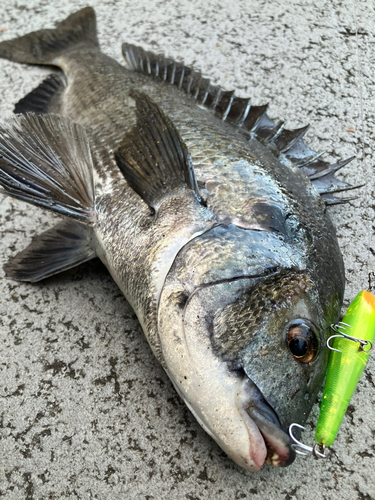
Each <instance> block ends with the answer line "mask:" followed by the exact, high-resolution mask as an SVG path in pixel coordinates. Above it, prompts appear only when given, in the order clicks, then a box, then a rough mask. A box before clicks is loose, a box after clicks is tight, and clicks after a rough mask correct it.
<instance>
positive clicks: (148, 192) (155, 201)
mask: <svg viewBox="0 0 375 500" xmlns="http://www.w3.org/2000/svg"><path fill="white" fill-rule="evenodd" d="M130 96H131V97H132V98H133V99H134V100H135V102H136V107H137V111H136V112H137V124H136V125H135V126H134V127H133V129H132V130H131V131H130V133H129V134H128V135H126V137H125V138H124V140H123V142H122V143H121V145H120V146H119V148H118V149H117V151H116V153H115V157H116V161H117V164H118V166H119V168H120V170H121V172H122V173H123V175H124V177H125V178H126V180H127V181H128V183H129V185H130V186H131V187H132V188H133V189H134V191H135V192H136V193H138V194H139V196H140V197H141V198H142V199H143V200H144V201H145V202H146V203H147V204H148V205H149V206H150V207H152V208H153V209H154V210H156V209H157V206H158V205H159V203H160V201H161V200H162V198H163V197H164V196H166V195H167V194H168V193H170V192H172V191H173V190H174V189H177V188H180V187H183V186H186V187H187V188H189V189H191V190H192V191H193V192H194V193H195V195H196V197H197V199H198V200H199V201H200V195H199V190H198V185H197V180H196V177H195V172H194V168H193V165H192V162H191V157H190V154H189V152H188V150H187V147H186V145H185V144H184V142H183V141H182V139H181V137H180V135H179V133H178V132H177V130H176V128H175V126H174V125H173V123H172V122H171V121H170V120H169V118H168V117H167V116H165V114H164V113H163V111H162V110H161V109H160V108H159V107H158V106H157V105H156V104H155V103H154V102H153V101H151V99H150V98H149V97H148V96H146V95H145V94H142V93H141V92H137V91H135V90H133V91H131V92H130Z"/></svg>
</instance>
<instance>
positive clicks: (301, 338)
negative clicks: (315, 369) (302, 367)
mask: <svg viewBox="0 0 375 500" xmlns="http://www.w3.org/2000/svg"><path fill="white" fill-rule="evenodd" d="M286 343H287V344H288V348H289V350H290V352H291V353H292V355H293V356H294V357H295V359H297V360H298V361H300V362H301V363H305V364H306V363H310V362H311V361H312V360H313V359H314V358H315V356H316V354H317V352H318V348H319V342H318V335H317V333H316V330H315V328H314V326H313V325H312V324H311V323H310V322H309V321H307V320H305V319H298V320H294V321H292V322H291V323H289V324H288V325H287V327H286Z"/></svg>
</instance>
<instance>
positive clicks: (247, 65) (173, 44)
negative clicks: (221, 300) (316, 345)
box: [0, 0, 375, 500]
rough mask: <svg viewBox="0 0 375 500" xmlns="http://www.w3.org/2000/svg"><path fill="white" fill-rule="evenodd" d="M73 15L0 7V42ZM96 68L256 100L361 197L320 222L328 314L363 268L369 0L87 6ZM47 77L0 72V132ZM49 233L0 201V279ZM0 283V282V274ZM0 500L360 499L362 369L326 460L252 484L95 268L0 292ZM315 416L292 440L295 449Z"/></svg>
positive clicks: (32, 216) (308, 437) (99, 0)
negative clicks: (93, 18) (124, 59)
mask: <svg viewBox="0 0 375 500" xmlns="http://www.w3.org/2000/svg"><path fill="white" fill-rule="evenodd" d="M85 4H86V1H85V0H74V1H73V0H65V1H58V0H48V1H45V0H16V1H15V0H8V1H7V2H5V1H3V2H1V5H0V40H2V39H8V38H12V37H15V36H17V35H22V34H25V33H27V32H29V31H32V30H36V29H40V28H42V27H53V26H54V23H55V22H56V21H59V20H62V19H63V18H65V17H66V16H67V15H69V14H70V13H72V12H73V11H75V10H78V9H79V8H81V7H83V6H85ZM91 5H92V6H93V7H95V9H96V12H97V18H98V29H99V40H100V43H101V46H102V49H103V51H104V52H106V53H107V54H108V55H110V56H112V57H114V58H116V59H117V60H119V61H121V50H120V49H121V43H122V42H124V41H128V42H132V43H136V44H139V45H142V46H143V47H144V48H146V49H152V50H154V51H161V52H164V53H165V54H167V55H168V56H171V57H174V58H176V59H178V60H184V61H185V62H186V63H187V64H189V65H194V66H195V67H196V68H200V69H201V70H202V71H203V73H204V74H205V75H206V76H208V77H210V78H211V79H212V81H213V82H215V83H216V84H220V85H222V86H223V87H226V88H227V89H232V88H234V89H236V90H237V91H238V93H239V94H241V95H243V96H245V95H250V96H252V97H253V102H254V103H255V104H263V103H265V102H268V101H270V102H271V106H270V115H271V116H272V117H279V118H286V119H288V125H289V127H290V128H293V127H297V126H302V125H304V124H306V123H310V124H311V130H310V132H309V135H308V142H309V144H310V145H312V146H313V147H315V148H316V149H318V150H325V151H326V152H327V158H328V159H330V160H337V159H342V158H347V157H349V156H352V155H355V156H356V160H354V161H353V162H352V163H351V164H350V165H348V166H347V167H345V168H344V169H343V171H342V174H341V177H342V178H343V179H346V180H348V181H350V182H352V183H362V182H365V183H366V185H365V187H364V188H362V189H361V190H360V191H359V192H358V194H359V195H360V198H358V199H357V200H355V201H353V202H351V203H350V204H348V205H345V206H338V207H334V208H332V209H331V210H330V213H331V215H332V218H333V220H334V223H335V224H336V227H337V232H338V236H339V240H340V244H341V249H342V252H343V255H344V259H345V264H346V272H347V275H346V276H347V290H346V305H347V304H348V301H350V300H351V299H352V298H353V297H354V296H355V294H356V293H357V292H358V291H359V290H361V289H362V288H364V287H366V284H367V273H368V272H369V270H375V262H374V254H375V252H374V250H373V249H372V248H371V246H372V245H374V242H373V227H374V226H373V220H374V203H373V199H374V193H373V191H374V186H375V181H374V176H373V164H374V158H373V149H372V145H373V143H374V131H375V122H374V120H375V119H374V111H373V110H374V104H375V103H374V84H373V74H374V73H375V71H374V70H375V39H374V26H375V11H374V3H373V2H372V0H362V1H361V0H331V1H328V0H326V1H325V0H315V1H314V2H311V1H309V0H272V1H267V0H233V1H231V2H229V1H219V0H207V1H205V2H201V1H198V0H193V1H192V0H190V1H187V0H183V1H179V0H164V1H159V0H153V1H151V0H137V1H136V2H135V1H133V2H132V1H130V0H123V1H113V0H92V1H91ZM48 72H49V71H48V69H43V68H37V67H26V66H22V65H17V64H12V63H10V62H7V61H0V75H1V76H0V82H1V83H0V96H1V102H0V106H1V117H2V118H6V117H8V116H9V115H10V114H11V113H12V109H13V106H14V104H15V103H16V102H17V101H18V100H19V99H20V98H21V97H23V96H24V95H25V94H26V93H27V92H29V91H30V90H31V89H32V88H34V87H35V86H37V85H38V83H39V82H41V81H42V79H43V78H44V77H45V76H46V75H47V74H48ZM54 221H55V217H53V216H52V215H49V214H45V213H43V212H42V211H41V210H38V209H36V208H33V207H30V206H27V205H26V204H23V203H20V202H17V201H15V200H12V199H10V198H3V197H2V198H1V206H0V232H1V236H2V238H1V250H0V255H1V267H2V264H3V263H4V262H5V261H6V260H7V259H8V258H9V257H10V256H12V255H14V254H15V252H17V251H19V250H21V249H23V248H24V247H25V246H26V244H27V243H28V241H29V240H30V237H31V236H32V235H34V234H38V233H40V232H42V231H43V230H45V229H46V228H47V227H50V226H52V225H53V223H54ZM0 273H1V275H0V276H1V277H3V275H4V274H3V271H2V270H1V271H0ZM0 287H1V292H0V293H1V295H0V343H1V344H0V346H1V347H0V349H1V350H0V415H1V418H0V427H1V434H0V497H1V498H4V499H6V500H21V499H28V500H31V499H51V500H52V499H76V498H77V499H104V498H106V499H110V500H112V499H113V500H114V499H133V498H134V499H135V498H137V499H138V498H139V499H145V500H146V499H147V500H150V499H186V500H205V499H215V500H216V499H250V498H251V499H254V500H255V499H259V500H260V499H264V498H267V499H285V500H291V499H325V498H327V499H328V498H340V499H341V498H342V499H348V500H349V499H350V500H353V499H361V500H367V499H373V498H375V475H374V457H375V423H374V422H375V375H374V369H375V356H374V355H373V356H372V357H370V361H369V363H368V366H367V369H366V372H365V374H364V376H363V377H362V380H361V381H360V383H359V386H358V389H357V391H356V393H355V396H354V398H353V400H352V403H351V405H350V407H349V409H348V412H347V415H346V417H345V419H344V422H343V425H342V427H341V430H340V433H339V436H338V438H337V440H336V442H335V444H334V446H333V447H332V453H331V457H330V459H328V460H326V461H323V460H321V461H317V460H314V459H313V458H312V457H308V458H307V459H302V458H301V459H297V460H296V461H295V463H294V464H293V465H292V466H291V467H289V468H287V469H272V468H269V467H265V468H264V469H263V470H262V471H261V472H260V473H258V474H254V475H252V474H250V473H247V472H245V471H243V470H241V469H240V468H238V467H237V466H236V465H234V464H233V463H232V462H231V461H230V460H229V459H228V458H227V457H226V456H225V454H224V453H223V452H222V451H221V450H220V449H219V447H218V446H217V445H216V444H215V443H214V442H213V441H212V440H211V439H210V438H209V437H208V436H207V435H206V434H205V433H204V431H203V430H202V429H201V428H200V427H199V425H198V424H197V422H196V421H195V419H194V418H193V416H192V415H191V414H190V412H189V411H188V410H187V408H186V407H185V405H184V404H183V403H182V401H181V400H180V398H179V397H178V396H177V394H176V393H175V391H174V389H173V387H172V386H171V383H170V382H169V380H168V378H167V377H166V375H165V374H164V372H163V370H162V369H161V368H160V366H159V365H158V363H157V362H156V361H155V359H154V358H153V356H152V354H151V352H150V349H149V347H148V345H147V343H146V340H145V338H144V336H143V333H142V331H141V328H140V326H139V324H138V322H137V319H136V317H135V315H134V313H133V312H132V310H131V308H130V306H129V305H128V304H127V302H126V301H125V299H124V298H123V296H122V295H121V293H120V292H119V290H118V289H117V287H116V285H115V284H114V283H113V282H112V280H111V278H110V277H109V275H108V274H107V272H106V270H105V268H104V267H103V266H102V265H101V264H100V263H99V262H97V261H95V262H93V263H89V264H87V265H84V266H81V267H80V268H77V269H75V270H72V271H69V272H66V273H63V274H61V275H60V276H57V277H55V278H51V279H48V280H46V281H45V282H43V283H41V284H38V285H34V286H33V285H24V284H19V283H15V282H10V281H7V280H5V279H4V278H2V279H0ZM317 413H318V405H316V407H315V409H314V411H313V413H312V415H311V417H310V420H309V424H308V426H307V430H306V432H305V433H304V435H303V440H304V441H305V442H306V443H312V442H313V429H314V426H315V423H316V418H317Z"/></svg>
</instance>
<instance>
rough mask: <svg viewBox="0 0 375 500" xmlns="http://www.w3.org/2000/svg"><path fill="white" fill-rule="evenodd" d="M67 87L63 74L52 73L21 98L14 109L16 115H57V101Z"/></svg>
mask: <svg viewBox="0 0 375 500" xmlns="http://www.w3.org/2000/svg"><path fill="white" fill-rule="evenodd" d="M66 85H67V82H66V78H65V76H64V75H63V73H53V74H51V75H49V76H48V77H47V78H46V79H45V80H43V82H42V83H41V84H40V85H39V86H38V87H36V88H35V89H34V90H32V91H31V92H30V93H29V94H27V95H26V96H25V97H23V98H22V99H21V100H20V101H18V103H17V104H16V105H15V107H14V112H15V113H16V114H25V113H30V112H31V113H35V114H38V115H40V114H43V113H56V114H58V112H59V109H58V107H59V106H58V99H59V97H60V95H61V94H62V93H63V91H64V90H65V87H66Z"/></svg>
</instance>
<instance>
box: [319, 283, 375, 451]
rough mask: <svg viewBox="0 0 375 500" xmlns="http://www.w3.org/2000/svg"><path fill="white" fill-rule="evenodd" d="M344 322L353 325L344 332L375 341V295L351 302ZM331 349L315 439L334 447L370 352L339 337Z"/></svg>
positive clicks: (363, 294) (360, 296) (363, 296)
mask: <svg viewBox="0 0 375 500" xmlns="http://www.w3.org/2000/svg"><path fill="white" fill-rule="evenodd" d="M342 323H345V324H347V325H350V326H351V328H347V329H346V330H345V333H346V334H348V335H350V336H351V337H356V338H358V339H362V340H366V341H369V342H371V343H372V342H374V339H375V297H374V296H373V295H372V294H371V293H370V292H367V291H365V290H363V291H362V292H360V293H359V294H358V295H357V296H356V298H355V299H354V300H353V302H352V303H351V304H350V306H349V308H348V310H347V312H346V315H345V317H344V319H343V320H342ZM333 348H334V349H338V350H339V351H341V352H337V351H333V350H332V352H331V355H330V358H329V363H328V370H327V378H326V383H325V387H324V394H323V400H322V405H321V407H320V413H319V419H318V424H317V428H316V432H315V441H316V442H317V443H318V444H322V445H325V446H331V445H332V443H333V441H334V440H335V438H336V435H337V432H338V430H339V428H340V425H341V422H342V419H343V417H344V415H345V412H346V409H347V407H348V405H349V402H350V399H351V397H352V395H353V393H354V391H355V388H356V387H357V384H358V381H359V379H360V377H361V375H362V372H363V370H364V368H365V366H366V363H367V360H368V357H369V352H368V351H366V350H365V351H364V350H361V345H360V344H359V343H358V342H353V340H350V339H348V338H345V337H344V338H338V337H336V338H335V339H334V342H333Z"/></svg>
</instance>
